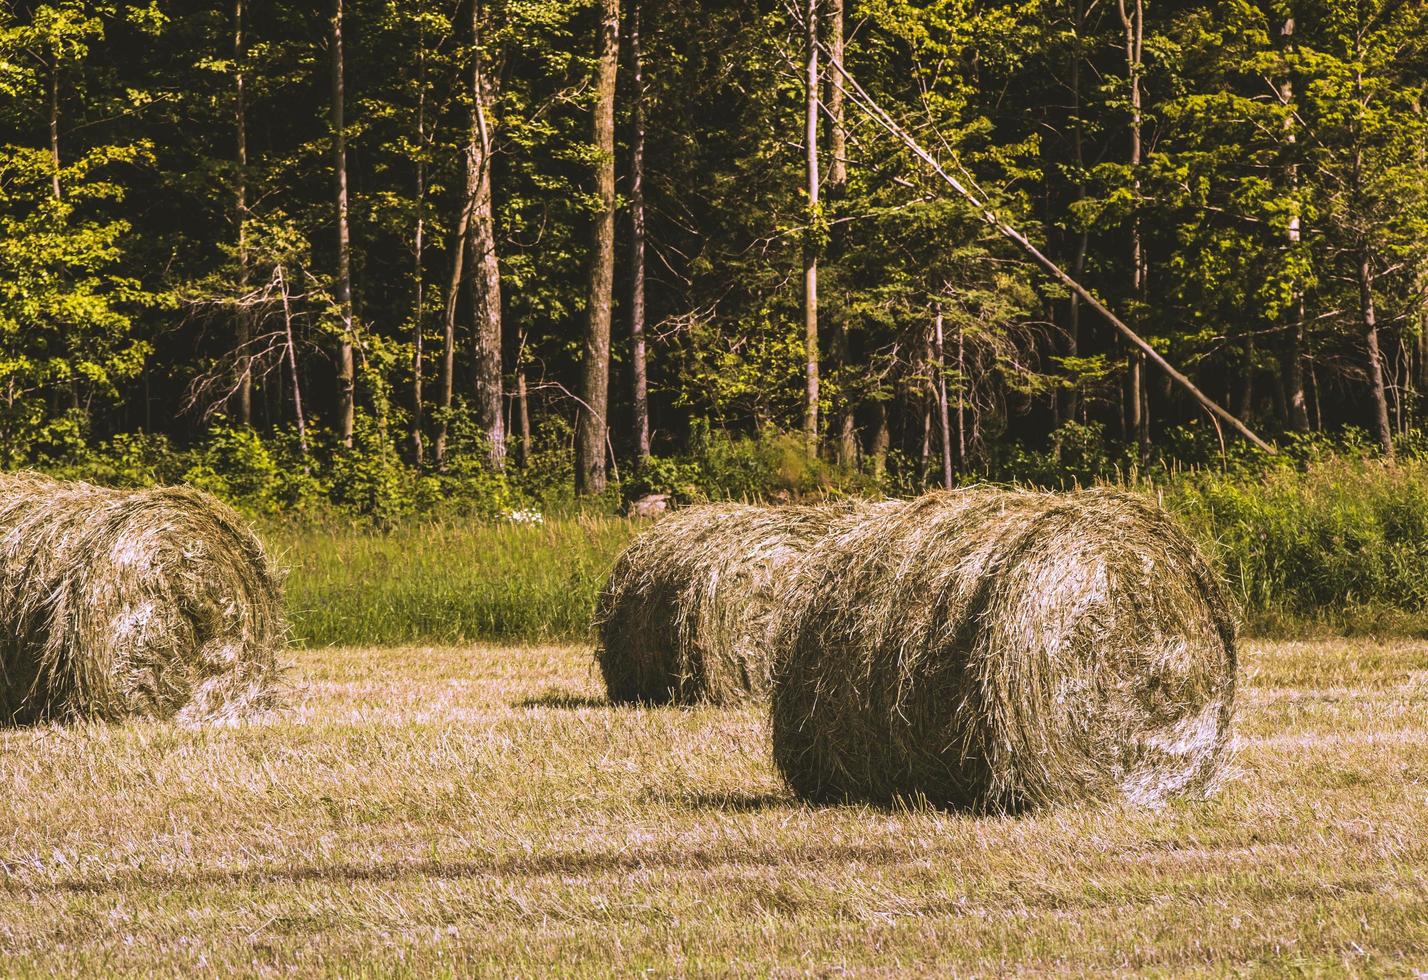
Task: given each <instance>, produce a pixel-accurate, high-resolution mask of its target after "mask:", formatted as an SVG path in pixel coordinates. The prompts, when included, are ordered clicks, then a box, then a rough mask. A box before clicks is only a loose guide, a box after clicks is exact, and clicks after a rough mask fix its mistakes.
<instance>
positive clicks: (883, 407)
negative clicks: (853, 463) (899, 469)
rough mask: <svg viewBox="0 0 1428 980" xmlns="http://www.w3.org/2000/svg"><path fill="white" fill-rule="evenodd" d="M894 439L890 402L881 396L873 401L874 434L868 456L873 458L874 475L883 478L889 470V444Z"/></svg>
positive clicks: (879, 478) (876, 477)
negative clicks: (889, 413) (890, 424)
mask: <svg viewBox="0 0 1428 980" xmlns="http://www.w3.org/2000/svg"><path fill="white" fill-rule="evenodd" d="M891 441H892V439H891V436H890V434H889V433H888V403H887V402H885V401H883V400H882V399H881V398H879V399H877V400H876V401H874V402H873V434H872V439H871V440H870V444H869V446H868V457H869V459H871V460H872V469H873V477H874V478H875V479H878V480H881V479H882V478H883V477H884V476H886V475H887V472H888V444H889V443H890V442H891Z"/></svg>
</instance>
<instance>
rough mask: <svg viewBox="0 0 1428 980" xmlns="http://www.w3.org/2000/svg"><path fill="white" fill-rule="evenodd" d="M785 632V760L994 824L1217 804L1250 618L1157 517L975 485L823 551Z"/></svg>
mask: <svg viewBox="0 0 1428 980" xmlns="http://www.w3.org/2000/svg"><path fill="white" fill-rule="evenodd" d="M788 585H789V588H788V589H787V592H786V601H785V612H784V614H783V615H782V616H781V618H780V622H779V623H778V624H777V626H776V632H777V636H776V639H775V643H776V645H777V646H778V648H779V649H780V651H781V653H780V658H779V660H778V662H777V663H776V665H775V667H776V670H775V675H774V678H773V691H772V716H773V739H774V757H775V761H776V762H777V764H778V766H779V768H780V770H781V771H782V772H783V774H784V775H785V777H786V778H787V779H788V781H789V782H790V784H791V785H792V786H793V787H794V789H795V790H796V791H797V792H799V793H800V794H802V795H803V796H805V797H807V798H810V799H814V800H840V799H863V800H872V801H879V802H887V801H892V800H896V799H925V800H928V801H930V802H933V803H937V804H943V805H951V806H956V807H966V808H970V809H974V810H983V811H1003V812H1007V811H1017V810H1022V809H1027V808H1033V807H1039V806H1044V805H1051V804H1060V803H1069V802H1075V801H1082V800H1117V799H1119V800H1125V801H1128V802H1131V803H1137V804H1144V805H1156V804H1158V803H1160V802H1161V801H1163V800H1165V799H1167V798H1169V797H1172V796H1178V795H1203V794H1204V793H1206V792H1208V791H1209V789H1210V788H1211V786H1212V785H1213V783H1214V781H1215V779H1216V776H1217V774H1218V773H1219V772H1220V771H1221V768H1222V766H1223V763H1224V761H1225V759H1226V756H1227V753H1228V750H1229V745H1230V733H1229V728H1230V720H1231V713H1232V709H1233V704H1234V691H1235V670H1236V661H1235V635H1234V618H1233V615H1232V611H1231V609H1230V607H1229V605H1228V603H1227V601H1226V599H1225V595H1224V592H1223V590H1222V588H1221V585H1220V583H1219V580H1218V579H1217V577H1216V575H1215V573H1214V572H1213V571H1212V570H1211V569H1210V567H1209V566H1208V565H1207V564H1206V562H1205V561H1204V559H1203V558H1202V557H1201V556H1200V554H1199V553H1198V552H1197V551H1196V549H1195V547H1194V545H1193V544H1192V543H1191V542H1190V541H1189V539H1188V538H1187V537H1186V536H1185V534H1184V533H1183V532H1181V531H1180V529H1179V528H1178V527H1177V526H1176V525H1175V524H1174V522H1173V521H1172V520H1171V519H1170V518H1169V517H1168V516H1167V515H1166V514H1165V513H1164V512H1163V511H1162V510H1160V509H1159V508H1158V507H1156V506H1155V505H1154V504H1153V503H1151V502H1149V501H1146V500H1144V499H1142V498H1140V497H1138V496H1135V495H1132V494H1127V493H1121V492H1115V491H1107V490H1093V491H1085V492H1080V493H1075V494H1068V495H1056V494H1039V493H1026V492H1012V491H1001V490H992V489H986V488H972V489H968V490H963V491H956V492H950V493H939V494H934V495H931V496H928V497H925V498H923V499H921V500H918V501H915V502H913V503H912V504H909V505H908V506H906V507H903V508H899V509H894V510H890V511H886V512H882V513H877V514H874V515H871V516H870V517H869V518H868V519H866V520H864V521H862V522H860V523H858V524H856V525H852V526H849V527H847V528H845V529H843V530H842V531H840V532H839V533H835V534H830V535H829V536H827V537H825V538H823V539H822V540H821V541H820V542H819V543H818V546H817V549H816V553H815V554H814V555H813V556H811V557H810V558H809V560H808V561H807V562H806V563H804V565H803V566H802V568H801V571H800V574H799V575H798V577H797V578H796V579H794V580H793V581H792V582H790V583H788Z"/></svg>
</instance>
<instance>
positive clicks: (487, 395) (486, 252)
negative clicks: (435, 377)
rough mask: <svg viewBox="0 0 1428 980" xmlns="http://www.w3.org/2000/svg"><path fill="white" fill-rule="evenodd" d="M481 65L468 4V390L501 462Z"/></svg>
mask: <svg viewBox="0 0 1428 980" xmlns="http://www.w3.org/2000/svg"><path fill="white" fill-rule="evenodd" d="M487 84H488V83H487V81H486V77H485V73H484V71H483V70H482V64H481V24H480V5H479V4H476V3H473V4H472V5H471V106H470V110H469V114H470V124H471V142H470V145H469V146H468V147H467V166H468V167H469V168H471V170H472V171H473V172H474V173H475V175H476V199H475V201H474V206H473V208H472V213H471V220H470V222H468V224H467V234H468V236H469V241H468V243H467V249H468V251H469V252H470V253H471V262H470V272H471V283H470V287H471V315H472V318H473V324H472V331H471V333H472V349H473V351H474V354H475V357H474V371H473V378H472V381H473V387H474V391H473V395H474V400H475V407H476V424H477V425H478V426H479V427H480V429H481V434H482V436H483V437H484V438H485V440H486V446H485V449H486V464H487V466H489V467H490V468H491V469H492V470H496V471H500V470H502V469H505V465H506V423H505V394H504V390H503V388H502V376H501V267H500V263H499V261H498V259H497V256H496V216H495V209H494V206H493V204H492V197H491V128H490V125H489V121H488V119H487V115H486V105H487V100H488V98H489V93H488V90H487Z"/></svg>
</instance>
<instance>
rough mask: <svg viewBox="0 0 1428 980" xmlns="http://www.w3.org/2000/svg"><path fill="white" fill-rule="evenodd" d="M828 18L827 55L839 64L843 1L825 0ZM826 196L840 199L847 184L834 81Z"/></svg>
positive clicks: (843, 124)
mask: <svg viewBox="0 0 1428 980" xmlns="http://www.w3.org/2000/svg"><path fill="white" fill-rule="evenodd" d="M825 2H826V3H827V10H828V13H827V17H828V53H829V54H830V55H831V56H832V58H833V60H834V62H836V63H837V64H840V65H841V64H842V63H843V45H844V15H843V5H844V0H825ZM828 119H829V122H828V196H829V197H830V198H834V199H836V198H841V197H842V196H843V193H844V190H845V189H846V188H847V185H848V130H847V119H846V110H845V108H844V100H843V87H842V86H841V85H839V84H837V80H836V79H829V85H828Z"/></svg>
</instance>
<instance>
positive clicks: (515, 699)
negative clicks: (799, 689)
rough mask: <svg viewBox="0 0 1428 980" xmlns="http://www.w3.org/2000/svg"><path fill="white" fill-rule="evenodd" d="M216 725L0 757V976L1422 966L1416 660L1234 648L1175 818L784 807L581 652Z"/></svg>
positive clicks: (351, 670) (1422, 697) (729, 756)
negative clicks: (1203, 788) (1220, 710)
mask: <svg viewBox="0 0 1428 980" xmlns="http://www.w3.org/2000/svg"><path fill="white" fill-rule="evenodd" d="M295 659H296V664H295V667H294V670H293V672H292V677H291V683H292V687H293V690H292V707H291V708H290V709H288V710H286V711H284V712H282V713H277V714H274V715H272V716H270V717H266V718H263V719H260V720H258V721H256V722H252V723H248V724H244V725H242V726H238V727H233V728H225V729H217V730H209V731H199V732H195V731H188V730H183V729H179V728H174V727H171V726H166V725H153V724H150V725H130V726H107V727H106V726H95V727H80V728H56V727H47V728H40V729H20V730H13V729H12V730H7V731H4V732H3V733H0V787H3V794H0V827H4V828H6V830H7V836H6V837H5V838H4V839H0V974H3V975H6V976H12V975H21V976H23V975H45V976H50V975H70V976H94V975H97V974H135V975H138V974H143V975H155V974H160V975H164V974H167V975H183V976H192V975H196V974H203V973H213V974H233V973H259V974H263V973H271V974H287V973H293V972H296V973H299V974H318V975H355V976H391V975H421V976H428V975H470V974H482V973H488V974H497V973H499V974H503V975H524V976H535V975H543V974H548V973H550V972H554V971H559V972H564V973H568V974H603V973H609V972H615V973H622V974H628V973H632V972H638V971H652V972H653V973H655V974H706V975H710V974H714V975H728V974H748V975H766V974H770V973H772V974H810V973H811V974H819V975H827V974H838V973H844V972H847V973H854V974H883V975H890V974H918V973H921V974H934V973H937V974H946V973H948V972H956V973H961V974H969V973H975V974H1001V973H1058V972H1061V973H1075V974H1085V973H1092V972H1094V973H1103V972H1111V971H1138V972H1140V971H1145V972H1152V973H1170V972H1174V973H1185V972H1191V973H1215V974H1220V973H1273V974H1282V973H1284V972H1295V971H1298V972H1306V973H1313V974H1318V973H1323V972H1329V973H1351V974H1359V973H1370V974H1399V975H1413V974H1414V972H1415V971H1416V970H1424V969H1428V644H1421V643H1409V642H1389V643H1379V642H1375V641H1371V640H1351V641H1350V640H1340V641H1327V642H1314V643H1292V642H1274V643H1269V642H1251V643H1248V644H1246V645H1245V648H1244V651H1243V664H1244V669H1243V673H1242V681H1243V682H1242V687H1241V697H1240V710H1239V726H1238V733H1239V739H1240V742H1241V745H1240V750H1239V753H1238V756H1237V760H1236V766H1235V772H1234V774H1233V776H1232V778H1231V779H1230V780H1229V781H1228V783H1227V784H1226V785H1225V786H1224V788H1223V789H1222V791H1221V792H1220V794H1219V795H1218V796H1217V797H1216V798H1215V799H1213V800H1212V801H1210V802H1208V803H1204V804H1195V805H1178V806H1175V807H1172V808H1169V809H1166V810H1163V811H1159V812H1150V813H1146V812H1134V811H1126V810H1119V809H1110V810H1098V811H1082V810H1062V811H1053V812H1049V813H1044V814H1041V815H1037V816H1031V817H1021V818H992V817H972V816H966V815H959V814H953V813H945V812H938V811H933V810H918V809H911V810H904V811H888V810H879V809H869V808H863V807H855V806H843V807H829V808H809V807H806V806H803V805H802V804H800V803H799V802H797V801H796V800H795V799H793V798H792V797H791V796H790V795H789V794H788V793H787V791H786V790H785V789H784V788H783V786H782V785H781V783H780V782H779V780H778V778H777V776H776V774H775V773H774V771H773V769H772V767H771V765H770V762H769V759H768V751H767V747H766V743H767V739H766V732H765V727H764V721H763V718H762V716H761V714H760V712H759V711H758V710H757V709H753V708H747V709H712V708H711V709H695V710H686V709H648V710H646V709H627V708H612V707H610V706H608V705H606V704H605V703H604V702H603V700H602V698H601V692H600V686H599V683H598V679H597V678H596V677H595V676H594V675H593V674H592V671H591V669H590V654H589V650H588V648H585V647H522V648H497V647H475V648H424V647H406V648H387V649H343V648H334V649H320V650H307V651H300V652H298V653H297V654H295Z"/></svg>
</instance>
